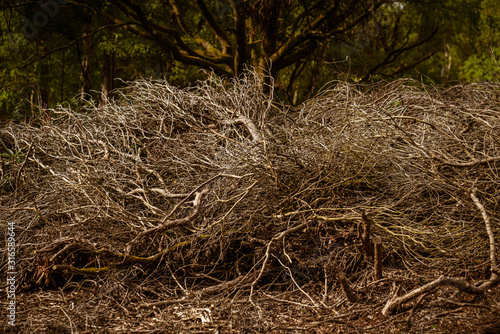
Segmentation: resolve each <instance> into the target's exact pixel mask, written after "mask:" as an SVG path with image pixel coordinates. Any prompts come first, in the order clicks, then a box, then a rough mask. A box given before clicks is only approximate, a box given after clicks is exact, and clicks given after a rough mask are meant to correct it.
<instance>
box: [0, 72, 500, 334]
mask: <svg viewBox="0 0 500 334" xmlns="http://www.w3.org/2000/svg"><path fill="white" fill-rule="evenodd" d="M264 88H265V87H263V82H262V81H260V80H259V78H258V76H257V75H255V74H254V73H252V72H249V73H247V75H246V76H245V77H242V78H240V79H238V80H232V81H225V80H222V79H220V78H218V77H215V76H211V77H209V79H208V80H206V81H205V82H201V83H199V84H198V85H197V86H196V87H194V88H189V89H178V88H175V87H172V86H170V85H169V84H168V83H167V82H163V81H156V82H151V81H145V80H142V81H137V82H134V83H132V84H131V85H130V86H129V87H127V88H126V89H123V90H120V91H119V92H117V95H116V100H113V101H109V103H108V104H107V105H105V106H102V107H97V106H94V105H93V104H92V102H89V103H88V104H87V105H86V107H85V108H84V109H83V110H79V111H78V112H76V111H73V110H70V109H68V108H64V107H60V108H57V109H54V110H47V111H45V113H46V115H50V117H45V118H40V120H39V121H33V122H30V123H19V124H10V125H8V126H6V127H4V128H2V129H0V140H1V142H0V145H1V147H0V151H1V152H2V153H1V156H2V164H1V171H0V172H1V175H0V191H1V197H0V204H1V207H0V216H1V222H2V230H1V232H0V235H2V236H4V233H6V231H7V222H13V223H14V224H15V226H16V244H17V249H16V251H17V254H18V257H17V258H16V269H17V272H18V276H17V277H18V278H17V294H18V299H19V300H21V299H22V298H23V296H26V304H25V305H21V304H18V309H19V310H18V311H21V310H23V309H24V311H23V312H24V313H20V314H19V315H18V324H19V326H20V327H21V328H25V329H26V331H29V327H30V326H35V327H36V326H38V327H36V328H40V329H44V330H45V331H48V332H51V333H55V332H61V333H62V332H64V330H69V329H70V327H71V330H78V331H79V332H80V333H92V332H93V331H96V330H97V329H99V328H101V329H102V328H107V329H109V330H110V331H120V330H123V331H124V332H127V331H132V330H139V329H141V330H145V331H154V330H171V329H172V328H176V329H179V328H183V330H185V331H184V332H186V333H188V332H195V331H199V330H200V328H202V329H203V330H213V331H215V330H222V331H223V332H231V331H232V330H234V331H235V332H238V331H241V330H245V329H247V330H254V331H264V332H271V331H275V332H280V331H282V330H283V331H285V330H287V328H288V329H290V328H292V329H293V328H295V329H296V330H300V329H302V330H307V326H305V325H306V324H311V323H312V324H315V322H314V321H315V320H314V319H315V318H314V316H312V315H315V314H316V315H317V314H318V312H319V313H325V314H329V316H324V315H323V316H322V318H321V319H323V320H321V321H325V319H326V322H322V323H320V321H318V324H317V325H316V326H315V328H317V329H318V330H319V329H320V328H323V330H324V331H327V332H328V331H333V330H341V331H343V332H348V331H350V330H354V329H353V328H352V326H358V328H359V326H365V325H366V326H365V331H366V332H369V331H370V328H371V326H373V324H374V323H377V321H378V320H377V318H380V317H381V316H380V315H379V313H380V309H381V307H382V306H383V305H384V304H385V303H386V302H387V301H388V300H390V299H391V298H392V296H393V294H394V287H395V286H396V285H402V286H404V289H407V291H410V290H412V289H413V288H415V287H418V286H419V285H421V284H423V283H424V282H428V281H429V280H433V279H435V278H437V277H439V276H440V275H445V276H450V277H451V276H452V277H460V278H463V279H466V280H469V281H470V282H471V283H475V282H481V281H484V280H488V278H489V277H490V273H491V271H490V270H491V269H493V270H495V261H496V258H495V256H496V254H495V248H494V246H495V245H494V243H493V250H492V248H491V247H492V242H491V241H492V240H491V236H492V235H493V236H496V235H498V233H499V225H498V217H499V209H500V208H499V206H498V205H499V202H498V193H499V192H500V177H499V173H500V169H499V167H500V87H499V86H498V85H494V84H468V85H460V86H454V87H451V88H448V89H436V88H430V87H426V86H422V85H421V84H419V83H417V82H415V81H411V80H398V81H395V82H391V83H383V84H377V85H371V86H355V85H350V84H348V83H345V82H336V83H332V84H331V86H330V87H329V88H328V89H326V90H324V91H323V92H322V93H321V94H320V95H319V96H317V97H315V98H313V99H311V100H309V101H306V102H305V103H304V104H303V105H302V106H300V108H292V107H288V106H283V105H280V104H278V103H276V102H275V101H274V98H273V95H272V87H268V89H267V90H271V94H264V93H263V91H265V89H264ZM42 119H43V120H42ZM475 199H477V201H475ZM478 203H479V206H478ZM481 206H482V207H483V209H481ZM485 220H489V225H490V228H489V229H488V228H485ZM4 225H5V226H4ZM372 240H380V241H381V244H382V245H383V255H382V259H381V261H382V266H383V276H384V279H376V278H375V276H374V273H373V266H374V254H373V242H372ZM493 240H494V239H493ZM1 254H2V255H0V259H1V262H0V264H1V266H2V268H5V266H6V261H7V256H6V255H4V254H6V251H5V249H2V251H1ZM5 272H6V270H5V269H2V274H1V275H0V277H1V279H2V281H5V279H4V276H3V275H4V273H5ZM341 277H347V279H348V282H349V284H350V287H351V289H352V290H353V291H354V294H355V296H356V297H355V298H356V300H353V301H348V300H347V297H346V295H348V294H347V291H346V290H345V288H342V284H341V282H340V281H339V280H340V278H341ZM58 291H60V293H61V294H64V295H65V296H64V297H63V299H64V302H63V301H62V300H61V301H60V303H62V304H61V305H63V304H64V305H67V303H68V302H69V301H72V303H73V302H74V303H75V304H74V305H76V306H75V308H74V309H67V308H62V307H60V308H56V309H54V310H52V311H51V312H48V311H47V310H49V309H51V306H47V308H46V310H45V311H43V310H41V309H38V308H36V307H35V306H34V305H35V304H30V299H29V298H28V297H27V296H30V295H32V294H37V295H38V296H39V297H38V298H40V299H41V300H45V299H44V298H47V299H46V300H45V302H46V303H48V301H47V300H49V299H50V298H49V296H53V294H55V295H59V292H58ZM433 291H434V290H433ZM79 294H88V296H86V297H79V296H81V295H79ZM422 296H423V298H421V299H420V300H419V302H418V303H424V302H425V298H427V299H428V303H436V296H433V297H432V296H429V295H422ZM424 297H425V298H424ZM490 302H491V301H490ZM32 303H34V301H32ZM65 303H66V304H65ZM270 303H275V304H278V305H280V306H279V307H278V306H272V309H273V311H272V312H271V313H274V315H273V316H271V315H269V314H268V312H267V311H266V310H268V309H267V307H271V306H269V305H271V304H270ZM418 303H416V304H414V305H417V304H418ZM442 303H443V302H442ZM242 305H243V306H242ZM353 305H357V307H354V308H353ZM483 305H485V307H486V308H488V307H489V306H488V302H487V301H484V303H483ZM410 306H411V305H410ZM284 308H287V309H286V310H285V309H284ZM410 308H411V307H410ZM236 309H238V312H239V313H240V314H239V315H238V316H236V317H235V315H234V314H233V313H234V312H235V310H236ZM290 309H293V310H292V311H291V310H290ZM303 309H305V310H306V311H301V310H303ZM61 310H62V312H61ZM280 310H281V311H280ZM307 310H309V311H307ZM490 311H491V309H490ZM280 312H283V314H290V318H286V317H284V318H280V317H281V316H280V314H281V313H280ZM301 312H306V313H307V314H305V313H301ZM308 312H309V313H308ZM413 312H414V310H413V311H412V314H413ZM485 312H486V311H485ZM492 312H493V311H492ZM495 312H498V307H497V308H496V311H495ZM367 314H370V315H372V316H373V318H370V319H372V323H363V322H360V321H361V320H360V317H361V316H362V315H367ZM488 314H489V313H488ZM28 315H29V317H28ZM117 316H118V318H116V317H117ZM120 317H121V318H120ZM300 317H305V318H304V319H309V320H307V321H306V322H305V323H303V322H301V321H300V320H299V319H300ZM308 317H309V318H308ZM363 317H364V316H363ZM363 317H361V318H363ZM415 317H417V316H416V315H415ZM427 317H428V316H427ZM28 318H31V319H35V320H29V321H31V323H30V324H31V325H28V320H26V319H28ZM68 318H69V319H70V321H69V323H68V321H67V320H68ZM124 318H125V320H123V319H124ZM417 318H418V317H417ZM120 319H122V320H120ZM141 319H142V320H141ZM155 319H156V320H155ZM158 319H159V320H158ZM238 319H240V320H238ZM256 319H258V320H256ZM328 319H330V321H328ZM340 319H343V320H342V321H341V320H340ZM364 319H365V320H364V321H366V317H364ZM380 319H381V320H380V323H381V325H380V326H385V327H378V328H376V327H373V328H376V329H375V330H376V331H379V332H380V331H387V332H391V331H393V330H394V331H395V330H396V327H394V326H396V325H395V323H394V322H385V323H384V321H385V320H383V318H380ZM422 319H423V318H422ZM475 319H476V320H477V319H479V318H475ZM200 321H201V322H200ZM422 321H423V320H422ZM426 321H427V320H426ZM439 321H441V318H439V319H438V322H437V323H439V324H440V326H452V325H450V324H453V323H452V322H449V323H447V324H448V325H446V324H444V325H443V323H441V322H439ZM478 321H479V320H478ZM409 322H410V321H409V320H408V325H409ZM426 323H427V325H426V324H424V322H422V324H421V326H431V325H432V324H435V323H433V322H432V321H431V322H430V323H429V322H428V321H427V322H426ZM429 324H430V325H429ZM471 324H473V322H472V323H471ZM335 326H336V327H335ZM5 328H7V326H6V327H5ZM383 328H385V330H384V329H383ZM421 328H422V329H425V328H427V327H421ZM7 329H8V328H7ZM309 329H310V328H309ZM224 330H225V331H224ZM397 330H399V329H397ZM179 332H183V331H182V330H180V331H179Z"/></svg>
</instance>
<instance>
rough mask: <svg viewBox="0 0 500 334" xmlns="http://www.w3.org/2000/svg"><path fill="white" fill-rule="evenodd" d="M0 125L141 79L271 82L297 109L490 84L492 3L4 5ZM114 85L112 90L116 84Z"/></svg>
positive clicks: (182, 0) (493, 77) (97, 1)
mask: <svg viewBox="0 0 500 334" xmlns="http://www.w3.org/2000/svg"><path fill="white" fill-rule="evenodd" d="M1 3H2V4H1V7H0V14H1V15H0V63H1V64H2V66H1V68H0V116H1V118H4V119H5V118H13V119H17V120H21V119H27V118H31V117H32V116H34V115H35V114H36V113H37V111H36V110H39V108H38V107H42V108H45V107H54V106H56V105H58V104H63V103H64V104H67V103H69V104H70V105H71V106H72V107H75V106H78V105H80V104H81V103H82V100H85V101H88V100H89V97H92V98H93V99H94V100H95V101H99V100H100V101H101V102H102V101H104V100H105V99H106V98H107V97H109V94H110V92H112V91H113V89H115V88H118V87H121V86H124V85H126V82H127V81H130V80H134V79H138V78H152V79H166V80H168V82H169V83H170V84H172V85H178V86H181V87H186V86H190V85H193V84H194V83H195V82H196V81H197V80H198V79H203V78H206V73H205V72H204V71H200V69H202V70H205V71H214V72H215V73H216V74H218V75H223V76H227V77H234V76H238V75H240V74H241V73H242V72H243V71H244V68H245V67H247V66H250V67H254V68H256V69H257V70H258V71H260V72H261V73H262V74H270V76H269V80H273V81H274V82H273V83H274V84H275V95H276V96H277V97H278V98H280V99H281V100H282V101H283V102H285V103H287V104H294V105H297V104H300V103H301V102H302V101H304V100H306V99H308V98H311V97H312V96H314V95H315V94H316V93H317V92H318V91H319V90H320V89H321V87H322V86H323V85H324V84H325V83H327V82H329V81H332V80H347V81H349V82H359V83H368V82H373V81H378V80H391V79H395V78H398V77H413V78H416V79H418V80H422V81H424V82H425V83H432V84H439V85H451V84H453V83H456V82H457V81H460V82H464V81H466V82H477V81H498V77H499V73H500V69H499V66H498V63H497V60H498V57H499V56H500V44H499V41H500V34H499V33H498V32H499V27H500V6H498V3H497V1H496V0H442V1H381V0H369V1H356V0H334V1H331V0H308V1H295V0H233V1H223V0H215V1H209V0H192V1H187V0H169V1H144V2H134V1H130V0H92V1H79V0H71V1H68V0H49V1H15V2H14V1H2V2H1ZM118 79H120V80H118Z"/></svg>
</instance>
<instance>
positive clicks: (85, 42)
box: [80, 15, 92, 101]
mask: <svg viewBox="0 0 500 334" xmlns="http://www.w3.org/2000/svg"><path fill="white" fill-rule="evenodd" d="M91 21H92V20H91V16H90V15H85V16H84V26H83V34H84V36H85V35H89V34H90V32H91V28H92V26H91V23H92V22H91ZM91 54H92V38H91V36H86V37H84V38H83V39H82V55H81V70H82V71H81V85H80V87H81V90H80V99H81V100H82V101H83V100H84V99H85V96H86V95H87V94H89V93H90V89H91V88H92V80H91V67H90V65H91Z"/></svg>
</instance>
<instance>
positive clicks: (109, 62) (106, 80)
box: [100, 51, 116, 106]
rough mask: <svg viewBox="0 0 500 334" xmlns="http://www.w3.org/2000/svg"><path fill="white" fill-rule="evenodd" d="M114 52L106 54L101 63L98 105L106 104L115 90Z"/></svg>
mask: <svg viewBox="0 0 500 334" xmlns="http://www.w3.org/2000/svg"><path fill="white" fill-rule="evenodd" d="M115 55H116V53H115V51H112V52H109V53H108V52H106V53H105V54H104V57H103V63H102V79H101V101H100V105H101V106H102V105H104V104H106V102H107V101H108V99H109V98H110V94H111V92H112V91H113V89H114V88H115V86H114V79H115V64H116V59H115V58H116V57H115Z"/></svg>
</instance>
